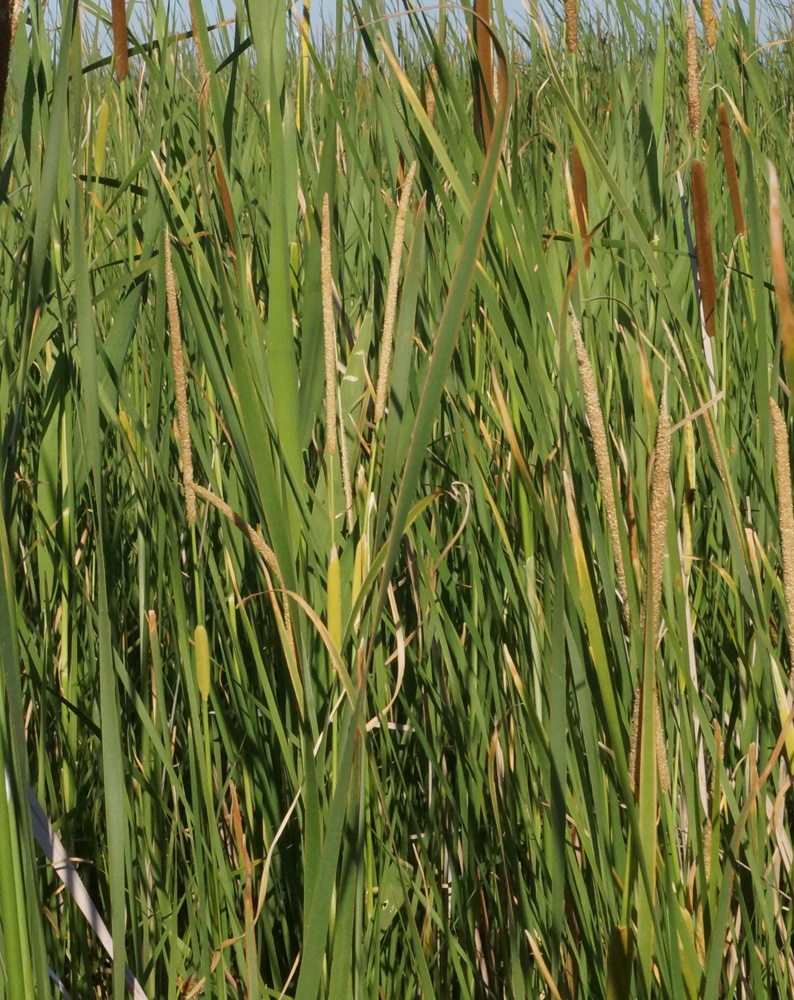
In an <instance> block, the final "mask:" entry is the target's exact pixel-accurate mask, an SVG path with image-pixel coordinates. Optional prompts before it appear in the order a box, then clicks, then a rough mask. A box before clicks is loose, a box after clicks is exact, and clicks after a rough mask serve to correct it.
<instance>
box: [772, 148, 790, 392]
mask: <svg viewBox="0 0 794 1000" xmlns="http://www.w3.org/2000/svg"><path fill="white" fill-rule="evenodd" d="M769 244H770V249H771V252H772V280H773V282H774V285H775V296H776V297H777V307H778V311H779V313H780V345H781V347H782V349H783V362H784V364H785V366H786V380H787V381H788V383H789V388H790V389H791V388H792V387H794V383H792V378H791V369H792V366H794V310H792V308H791V294H790V292H789V284H788V275H787V273H786V258H785V255H784V253H783V225H782V223H781V221H780V188H779V186H778V181H777V171H776V170H775V168H774V167H773V166H772V164H771V163H770V164H769Z"/></svg>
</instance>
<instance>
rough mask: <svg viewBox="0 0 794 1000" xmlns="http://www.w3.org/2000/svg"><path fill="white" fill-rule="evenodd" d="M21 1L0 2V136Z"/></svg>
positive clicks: (0, 0) (7, 0)
mask: <svg viewBox="0 0 794 1000" xmlns="http://www.w3.org/2000/svg"><path fill="white" fill-rule="evenodd" d="M21 10H22V0H0V134H2V131H3V108H4V106H5V99H6V86H7V84H8V62H9V59H10V58H11V47H12V46H13V44H14V38H15V36H16V33H17V25H18V23H19V13H20V11H21Z"/></svg>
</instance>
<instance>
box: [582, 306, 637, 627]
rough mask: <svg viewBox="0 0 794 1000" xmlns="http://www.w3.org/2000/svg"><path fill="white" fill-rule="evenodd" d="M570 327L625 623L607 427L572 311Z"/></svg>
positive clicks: (626, 613)
mask: <svg viewBox="0 0 794 1000" xmlns="http://www.w3.org/2000/svg"><path fill="white" fill-rule="evenodd" d="M571 330H572V331H573V342H574V346H575V348H576V363H577V366H578V368H579V377H580V378H581V380H582V393H583V395H584V406H585V412H586V413H587V419H588V421H589V423H590V434H591V436H592V438H593V451H594V453H595V460H596V470H597V471H598V482H599V483H600V485H601V496H602V498H603V502H604V513H605V514H606V516H607V525H608V527H609V535H610V538H611V540H612V549H613V555H614V558H615V574H616V576H617V578H618V581H617V582H618V592H619V594H620V599H621V601H622V603H623V616H624V619H625V621H626V626H627V627H628V622H629V599H628V587H627V585H626V569H625V566H624V564H623V550H622V548H621V547H620V527H619V521H618V509H617V503H616V502H615V490H614V488H613V485H612V464H611V462H610V460H609V445H608V443H607V434H606V427H605V424H604V413H603V410H602V409H601V400H600V399H599V398H598V388H597V386H596V380H595V375H594V374H593V368H592V366H591V364H590V358H589V357H588V355H587V348H586V347H585V344H584V340H583V338H582V327H581V325H580V323H579V320H578V319H577V318H576V317H575V316H574V315H573V313H571Z"/></svg>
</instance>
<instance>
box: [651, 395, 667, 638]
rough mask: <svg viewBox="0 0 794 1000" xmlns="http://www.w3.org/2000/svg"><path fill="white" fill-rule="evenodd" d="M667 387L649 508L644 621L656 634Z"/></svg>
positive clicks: (663, 517) (664, 490)
mask: <svg viewBox="0 0 794 1000" xmlns="http://www.w3.org/2000/svg"><path fill="white" fill-rule="evenodd" d="M666 395H667V393H666V387H665V390H663V392H662V402H661V405H660V407H659V420H658V423H657V425H656V448H655V449H654V455H655V457H654V469H653V486H652V488H651V506H650V510H649V512H648V522H649V524H650V531H651V537H650V572H651V587H650V594H649V600H650V608H651V614H650V615H648V614H647V613H646V616H645V625H646V628H650V629H651V635H652V636H654V637H655V636H656V633H657V631H658V629H659V617H660V613H661V606H662V580H663V577H664V551H665V536H666V534H667V494H668V493H669V491H670V418H669V417H668V415H667V399H666Z"/></svg>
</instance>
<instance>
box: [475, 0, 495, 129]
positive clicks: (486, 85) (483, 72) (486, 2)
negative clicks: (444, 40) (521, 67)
mask: <svg viewBox="0 0 794 1000" xmlns="http://www.w3.org/2000/svg"><path fill="white" fill-rule="evenodd" d="M490 28H491V0H474V47H475V49H476V52H477V63H478V66H479V83H478V84H477V85H476V86H475V88H474V120H475V127H476V129H477V131H478V132H479V133H480V136H481V140H482V145H483V147H484V148H486V149H487V148H488V146H489V145H490V143H491V111H492V109H493V105H494V92H493V53H492V49H491V32H490ZM476 76H477V71H476V70H475V78H476Z"/></svg>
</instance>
